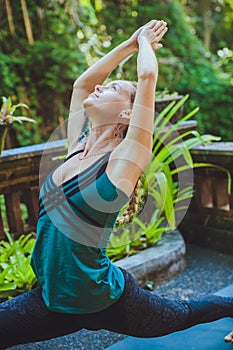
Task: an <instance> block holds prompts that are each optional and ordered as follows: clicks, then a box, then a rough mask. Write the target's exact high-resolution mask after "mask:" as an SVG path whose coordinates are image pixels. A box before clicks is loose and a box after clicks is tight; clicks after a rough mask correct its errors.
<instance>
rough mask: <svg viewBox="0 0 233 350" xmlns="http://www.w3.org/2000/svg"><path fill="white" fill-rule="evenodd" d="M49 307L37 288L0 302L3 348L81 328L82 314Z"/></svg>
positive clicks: (53, 336) (49, 337) (0, 333)
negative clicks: (61, 311)
mask: <svg viewBox="0 0 233 350" xmlns="http://www.w3.org/2000/svg"><path fill="white" fill-rule="evenodd" d="M75 316H76V315H69V314H62V313H56V312H51V311H49V310H48V309H47V308H46V306H45V304H44V302H43V299H42V297H41V288H40V287H39V288H35V289H33V290H31V291H28V292H26V293H24V294H21V295H19V296H17V297H15V298H13V299H11V300H8V301H6V302H3V303H1V304H0V349H1V350H2V349H5V348H7V347H10V346H13V345H17V344H26V343H32V342H36V341H42V340H47V339H51V338H55V337H59V336H62V335H65V334H68V333H72V332H75V331H78V330H80V329H81V326H80V317H75Z"/></svg>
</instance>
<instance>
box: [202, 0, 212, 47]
mask: <svg viewBox="0 0 233 350" xmlns="http://www.w3.org/2000/svg"><path fill="white" fill-rule="evenodd" d="M200 9H201V13H202V18H203V41H204V45H205V48H206V49H207V50H208V51H210V43H211V35H212V19H211V14H212V13H211V3H210V0H201V1H200Z"/></svg>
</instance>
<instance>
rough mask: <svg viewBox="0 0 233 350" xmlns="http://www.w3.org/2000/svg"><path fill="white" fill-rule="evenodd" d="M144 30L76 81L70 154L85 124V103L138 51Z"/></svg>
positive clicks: (72, 104)
mask: <svg viewBox="0 0 233 350" xmlns="http://www.w3.org/2000/svg"><path fill="white" fill-rule="evenodd" d="M142 28H143V27H141V28H139V29H138V30H137V31H136V32H135V33H134V34H133V35H132V36H131V37H130V38H129V39H128V40H126V41H124V42H123V43H121V44H120V45H118V46H117V47H116V48H114V49H113V50H112V51H110V52H109V53H108V54H106V55H105V56H104V57H102V58H101V59H100V60H99V61H97V62H96V63H95V64H94V65H92V66H91V67H90V68H88V69H87V70H86V71H85V72H84V73H83V74H82V75H81V76H80V77H79V78H78V79H77V80H76V81H75V83H74V85H73V92H72V96H71V103H70V114H69V119H68V153H69V152H71V151H72V150H73V149H74V148H75V147H76V146H77V139H78V136H79V134H80V132H81V130H82V127H83V124H84V122H85V116H84V109H83V101H84V100H85V99H86V98H87V97H88V95H89V94H90V93H91V92H93V91H94V88H95V86H96V85H97V84H102V83H103V82H104V81H105V79H106V78H107V76H108V75H109V74H110V73H111V72H112V71H113V70H114V69H115V68H116V67H117V66H118V64H119V63H121V62H122V61H123V60H124V59H125V58H127V57H128V56H130V55H132V54H133V53H134V52H136V51H137V50H138V42H137V38H138V34H139V33H140V31H141V30H142Z"/></svg>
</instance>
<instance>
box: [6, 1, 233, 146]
mask: <svg viewBox="0 0 233 350" xmlns="http://www.w3.org/2000/svg"><path fill="white" fill-rule="evenodd" d="M206 3H207V4H208V6H209V10H208V8H207V10H208V11H209V12H208V11H203V10H202V8H203V6H205V4H206ZM10 4H11V7H12V14H13V21H14V26H15V33H14V34H10V32H9V23H8V17H7V13H6V9H5V7H3V11H1V13H0V20H1V25H2V30H1V33H0V39H1V44H2V45H1V49H2V50H1V52H0V90H1V91H2V94H3V95H5V96H11V97H15V96H17V99H19V100H20V101H22V102H24V103H27V104H28V105H29V106H30V116H31V117H32V118H34V119H36V120H40V126H41V127H40V128H38V129H36V128H35V126H33V125H30V126H29V125H27V126H26V128H25V130H24V129H22V128H21V129H20V128H17V129H19V132H17V135H18V142H19V144H20V145H26V144H31V143H38V142H42V141H45V140H47V138H48V136H49V135H50V134H51V132H52V131H53V130H54V128H55V127H56V126H57V124H58V116H63V118H64V119H65V118H66V116H67V114H68V113H67V112H68V108H69V106H68V103H69V99H70V93H71V89H72V84H73V82H74V80H75V79H76V77H77V76H79V75H80V74H81V73H82V72H83V71H84V70H85V69H86V68H87V66H88V65H90V64H92V63H93V62H95V61H96V60H97V59H98V58H99V57H101V56H102V55H103V54H105V53H106V52H107V51H109V49H111V48H113V47H114V46H116V45H117V44H118V43H120V42H122V41H123V40H124V39H127V38H128V37H129V35H131V34H132V32H133V31H134V30H135V29H136V28H137V27H138V26H140V25H143V24H144V23H145V22H146V21H149V20H150V19H152V18H154V17H156V18H161V19H164V20H166V21H167V22H168V25H169V31H168V33H167V35H166V37H165V39H164V48H163V49H162V50H159V51H158V52H157V53H156V55H157V57H158V60H159V66H160V74H159V80H158V89H159V90H163V89H169V91H177V92H178V93H179V94H183V95H186V94H189V95H190V96H191V99H190V101H188V103H187V104H186V106H185V110H186V112H188V111H189V110H190V109H192V108H193V106H195V105H199V106H200V113H199V114H198V115H197V120H198V125H199V128H200V131H201V133H203V132H210V133H212V134H215V135H220V136H221V137H222V139H223V140H232V132H231V129H230V127H229V126H230V125H232V113H231V105H232V84H233V81H232V70H233V65H232V63H231V62H232V55H230V52H231V50H230V49H229V48H230V47H231V42H232V34H231V25H232V19H233V17H232V1H231V0H224V1H220V0H210V1H208V2H207V1H206V2H205V1H204V0H202V1H198V2H197V1H194V2H193V1H191V0H182V1H178V0H175V1H162V0H160V1H156V2H151V1H140V0H131V1H110V0H101V1H97V0H96V1H91V0H85V1H84V0H79V1H66V0H65V1H49V2H48V1H45V0H40V1H35V0H27V6H28V11H29V16H30V20H31V23H32V32H33V35H34V44H33V45H29V43H28V41H27V36H26V32H25V28H24V25H23V16H22V8H21V4H20V2H17V1H11V2H10ZM208 13H209V14H208ZM206 14H207V15H208V16H209V17H208V18H209V27H208V28H209V29H210V35H211V38H212V40H211V41H210V50H208V49H206V48H205V35H206V33H207V30H205V29H203V28H204V27H203V26H204V19H205V17H204V15H206ZM216 24H217V25H216ZM208 28H207V29H208ZM112 78H122V79H131V80H136V78H137V75H136V55H135V56H134V57H133V58H132V59H131V61H130V64H129V63H126V64H121V65H120V66H119V67H118V68H117V69H116V70H115V72H114V73H113V74H112ZM17 131H18V130H17Z"/></svg>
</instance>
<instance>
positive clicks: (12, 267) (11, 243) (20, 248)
mask: <svg viewBox="0 0 233 350" xmlns="http://www.w3.org/2000/svg"><path fill="white" fill-rule="evenodd" d="M5 234H6V237H7V239H8V242H7V241H1V242H0V300H1V299H2V300H5V299H7V298H10V297H13V296H16V295H18V294H20V293H23V292H25V291H26V290H29V289H31V288H32V287H33V286H35V284H36V282H37V280H36V276H35V274H34V272H33V270H32V268H31V266H30V259H31V253H32V249H33V247H34V244H35V235H34V234H33V233H30V234H28V235H26V236H25V235H21V236H20V237H19V239H17V240H14V239H13V238H12V236H11V235H10V234H9V233H8V232H7V231H5Z"/></svg>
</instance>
